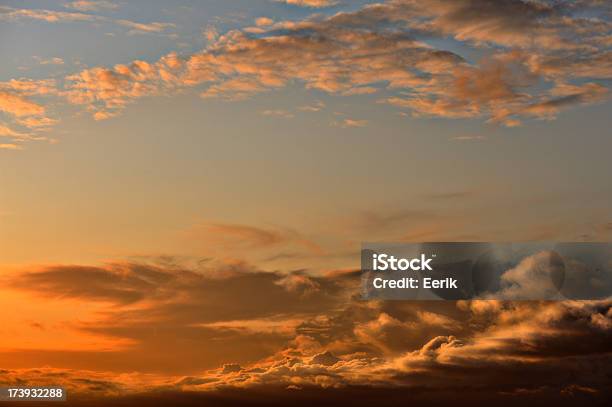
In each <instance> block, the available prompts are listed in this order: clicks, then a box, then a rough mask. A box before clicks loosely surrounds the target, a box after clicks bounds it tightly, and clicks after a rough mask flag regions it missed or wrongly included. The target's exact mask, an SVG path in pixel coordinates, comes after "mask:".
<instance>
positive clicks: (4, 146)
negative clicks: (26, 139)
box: [0, 143, 23, 150]
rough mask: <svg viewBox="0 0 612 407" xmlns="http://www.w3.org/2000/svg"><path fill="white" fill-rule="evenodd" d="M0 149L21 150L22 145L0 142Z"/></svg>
mask: <svg viewBox="0 0 612 407" xmlns="http://www.w3.org/2000/svg"><path fill="white" fill-rule="evenodd" d="M0 150H23V147H22V146H20V145H19V144H7V143H3V144H0Z"/></svg>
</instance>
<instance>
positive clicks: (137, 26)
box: [116, 20, 175, 33]
mask: <svg viewBox="0 0 612 407" xmlns="http://www.w3.org/2000/svg"><path fill="white" fill-rule="evenodd" d="M116 23H117V24H119V25H122V26H124V27H128V28H130V29H131V31H130V33H137V32H147V33H159V32H162V31H165V30H166V29H168V28H172V27H175V25H174V24H172V23H159V22H154V23H138V22H136V21H130V20H116Z"/></svg>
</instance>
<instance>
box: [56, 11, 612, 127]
mask: <svg viewBox="0 0 612 407" xmlns="http://www.w3.org/2000/svg"><path fill="white" fill-rule="evenodd" d="M598 7H599V6H598V5H597V4H596V3H593V4H591V3H588V2H587V3H584V4H581V6H580V7H578V6H572V5H571V4H566V3H564V2H562V3H560V4H559V5H557V6H552V5H547V4H546V3H531V2H519V1H510V0H508V1H504V2H500V3H495V4H493V3H489V2H482V1H467V0H465V1H463V0H462V1H458V2H444V1H433V2H430V3H428V5H427V6H425V5H423V3H422V2H412V1H400V0H397V1H390V2H387V3H381V4H374V5H369V6H365V7H363V8H362V9H360V10H358V11H355V12H342V13H338V14H335V15H333V16H329V17H321V16H317V17H312V18H309V19H306V20H303V21H297V22H278V23H275V24H269V23H270V21H268V20H261V21H260V23H259V27H258V31H257V34H256V35H253V34H249V33H248V32H247V31H248V30H247V31H240V30H234V31H230V32H227V33H225V34H224V35H222V36H219V37H218V38H217V37H215V39H214V41H213V42H212V43H211V44H210V46H209V47H208V48H207V49H205V50H203V51H202V52H200V53H196V54H194V55H191V56H185V57H179V56H177V55H176V54H170V55H168V56H166V57H164V58H162V59H160V60H159V61H157V62H153V63H148V62H143V61H135V62H133V63H132V64H129V65H118V66H116V67H114V68H101V67H98V68H92V69H88V70H86V71H82V72H80V73H78V74H74V75H72V76H69V77H68V92H67V93H68V95H69V97H70V100H71V101H73V102H74V103H79V104H86V105H87V106H88V108H89V109H91V110H92V111H94V112H98V111H108V110H114V109H121V108H122V107H123V106H125V105H126V104H128V103H129V102H131V101H133V100H135V99H137V98H139V97H143V96H146V95H155V94H158V93H160V92H163V91H165V90H167V89H169V88H174V89H176V88H182V87H186V86H187V87H190V86H204V87H205V89H204V90H203V91H202V93H201V95H202V96H203V97H206V98H210V97H221V98H226V99H230V100H239V99H244V98H248V97H250V96H252V95H254V94H256V93H261V92H265V91H270V90H273V89H278V88H281V87H284V86H286V85H287V84H288V83H290V82H291V81H298V82H301V83H302V84H303V85H304V86H305V87H306V88H308V89H317V90H320V91H324V92H327V93H334V94H344V95H360V94H370V93H376V92H381V93H382V92H384V93H387V94H389V95H388V96H386V97H384V98H382V99H381V100H380V101H382V102H384V103H388V104H390V105H393V106H396V107H398V108H400V109H406V110H407V111H409V112H411V113H412V114H413V115H415V116H435V117H447V118H485V119H487V120H488V121H490V122H494V123H501V124H504V125H506V126H510V127H512V126H517V125H520V123H521V121H522V120H523V119H524V118H529V117H536V118H547V119H550V118H553V117H554V116H555V115H556V114H557V113H558V112H559V111H560V110H561V109H563V108H569V107H571V106H575V105H580V104H590V103H597V102H600V101H602V100H604V99H605V98H607V93H608V92H607V88H606V87H605V86H604V85H602V84H600V83H598V82H588V83H583V84H578V83H575V82H573V81H576V80H578V79H581V80H582V79H584V78H588V79H591V80H597V79H603V78H607V77H609V76H610V75H611V72H612V71H611V70H610V61H609V60H610V58H609V52H607V51H606V47H605V46H603V45H602V44H601V43H600V40H599V37H600V36H601V35H605V34H606V33H609V31H610V26H609V23H606V21H605V20H596V21H593V22H592V23H593V24H587V23H588V21H587V20H585V19H586V17H583V15H584V13H585V12H587V11H589V10H590V11H592V12H596V10H597V8H598ZM263 22H265V24H262V23H263ZM160 28H161V27H160ZM448 35H451V36H454V37H455V38H456V39H457V40H458V41H462V42H465V43H466V44H467V45H468V46H470V47H474V48H483V49H484V50H485V51H487V52H486V54H488V56H487V57H486V58H484V59H483V60H481V61H468V60H467V59H466V58H464V57H463V56H461V55H459V54H456V53H453V52H451V51H448V50H442V49H436V48H435V47H432V46H431V45H429V44H427V43H426V42H424V41H423V40H421V37H423V38H427V37H430V36H442V37H444V36H448ZM534 38H535V39H536V40H532V39H534ZM490 45H494V46H495V47H497V49H495V50H492V49H491V48H489V47H490ZM589 60H590V61H591V62H592V63H590V64H586V63H585V61H589ZM169 61H172V63H173V64H172V65H168V62H169ZM543 84H547V85H548V86H542V85H543ZM363 124H364V122H363V121H356V120H352V121H346V122H345V123H344V125H345V126H347V127H348V126H356V125H358V126H361V125H363Z"/></svg>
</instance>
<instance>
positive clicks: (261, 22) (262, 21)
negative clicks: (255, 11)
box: [255, 17, 274, 27]
mask: <svg viewBox="0 0 612 407" xmlns="http://www.w3.org/2000/svg"><path fill="white" fill-rule="evenodd" d="M272 24H274V20H272V19H271V18H268V17H259V18H258V19H256V20H255V25H256V26H258V27H265V26H268V25H272Z"/></svg>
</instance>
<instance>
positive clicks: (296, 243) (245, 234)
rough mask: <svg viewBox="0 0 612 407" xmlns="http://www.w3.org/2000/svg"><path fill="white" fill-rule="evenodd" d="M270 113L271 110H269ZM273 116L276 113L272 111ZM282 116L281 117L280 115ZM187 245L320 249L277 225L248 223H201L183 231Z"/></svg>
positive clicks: (222, 248) (231, 249)
mask: <svg viewBox="0 0 612 407" xmlns="http://www.w3.org/2000/svg"><path fill="white" fill-rule="evenodd" d="M270 114H271V113H270ZM274 115H275V116H276V115H278V114H276V113H274ZM282 117H285V116H282ZM185 235H186V237H187V238H188V239H189V241H190V242H191V244H194V243H195V244H197V245H199V246H201V245H204V246H205V247H206V248H207V250H212V249H214V250H215V251H216V252H217V253H219V251H221V252H227V253H228V254H229V255H231V254H232V253H235V252H236V250H238V249H240V250H242V251H244V250H268V249H273V250H278V249H279V248H280V247H294V248H296V249H299V250H300V251H306V252H308V253H317V254H320V253H321V252H322V248H321V247H320V246H319V245H318V244H317V243H316V242H314V241H312V240H311V239H309V238H307V237H305V236H302V235H301V234H300V233H298V232H296V231H293V230H289V229H281V228H261V227H255V226H249V225H240V224H227V223H202V224H198V225H195V226H193V227H192V228H191V229H189V230H188V231H186V233H185Z"/></svg>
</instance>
